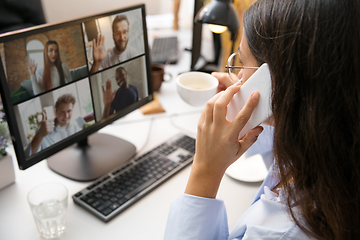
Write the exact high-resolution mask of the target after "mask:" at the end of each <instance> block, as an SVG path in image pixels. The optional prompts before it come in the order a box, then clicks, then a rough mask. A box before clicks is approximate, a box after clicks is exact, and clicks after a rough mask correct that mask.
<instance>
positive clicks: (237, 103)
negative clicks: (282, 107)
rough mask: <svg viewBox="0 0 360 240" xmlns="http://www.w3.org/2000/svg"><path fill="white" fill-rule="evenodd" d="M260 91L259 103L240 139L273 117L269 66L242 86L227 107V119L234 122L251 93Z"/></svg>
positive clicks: (262, 67)
mask: <svg viewBox="0 0 360 240" xmlns="http://www.w3.org/2000/svg"><path fill="white" fill-rule="evenodd" d="M254 91H258V92H259V93H260V99H259V103H258V105H257V106H256V108H255V109H254V112H253V113H252V115H251V117H250V119H249V121H248V122H247V123H246V125H245V126H244V128H243V129H242V130H241V132H240V134H239V139H240V138H242V137H243V136H245V134H246V133H247V132H248V131H250V130H251V129H253V128H254V127H256V126H258V125H259V124H261V123H262V122H264V121H265V120H266V119H268V118H269V117H270V116H271V115H272V111H271V76H270V71H269V66H268V65H267V64H266V63H264V64H262V65H261V66H260V68H259V69H257V70H256V72H255V73H254V74H253V75H251V77H250V78H249V79H248V80H247V81H246V82H245V83H244V84H243V85H242V86H241V88H240V90H239V92H238V93H236V94H235V95H234V97H233V99H232V100H231V101H230V103H229V104H228V106H227V115H226V119H227V120H228V121H230V122H232V121H233V120H234V119H235V117H236V115H237V114H238V112H239V111H240V110H241V109H242V108H243V107H244V105H245V103H246V101H247V100H248V98H249V96H250V95H251V93H253V92H254Z"/></svg>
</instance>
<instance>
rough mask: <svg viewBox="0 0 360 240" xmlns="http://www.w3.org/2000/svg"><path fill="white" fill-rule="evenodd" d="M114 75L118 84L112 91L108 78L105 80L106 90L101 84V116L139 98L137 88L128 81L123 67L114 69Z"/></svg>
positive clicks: (107, 114) (128, 104)
mask: <svg viewBox="0 0 360 240" xmlns="http://www.w3.org/2000/svg"><path fill="white" fill-rule="evenodd" d="M115 77H116V82H117V84H118V85H119V88H118V89H117V90H115V91H112V86H111V80H110V79H108V80H107V81H106V90H105V89H104V86H102V90H103V102H104V113H103V118H106V117H108V116H110V115H111V114H113V113H114V112H118V111H120V110H121V109H123V108H126V107H127V106H130V105H131V104H133V103H135V102H137V101H139V99H140V94H139V90H138V88H137V87H135V86H133V85H130V84H129V83H128V81H127V72H126V70H125V69H124V68H123V67H119V68H117V69H116V72H115Z"/></svg>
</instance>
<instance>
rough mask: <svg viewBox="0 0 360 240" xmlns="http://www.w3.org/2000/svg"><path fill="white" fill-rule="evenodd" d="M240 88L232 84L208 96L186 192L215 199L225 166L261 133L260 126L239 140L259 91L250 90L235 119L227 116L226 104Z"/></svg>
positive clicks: (257, 99) (199, 125)
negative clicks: (231, 119)
mask: <svg viewBox="0 0 360 240" xmlns="http://www.w3.org/2000/svg"><path fill="white" fill-rule="evenodd" d="M238 91H239V84H238V83H237V84H235V85H233V86H230V87H228V88H227V89H226V91H223V92H220V93H218V94H217V95H215V96H214V97H213V98H211V99H210V100H209V101H208V103H207V104H206V106H205V108H204V110H203V113H202V115H201V117H200V119H199V123H198V132H197V138H196V153H195V157H194V162H193V165H192V170H191V174H190V178H189V182H188V184H187V187H186V190H185V193H187V194H191V195H196V196H201V197H208V198H214V197H216V194H217V191H218V188H219V185H220V182H221V179H222V177H223V175H224V173H225V171H226V169H227V168H228V167H229V166H230V165H231V164H232V163H233V162H235V161H236V160H237V159H238V158H239V157H240V156H241V155H242V154H243V153H244V152H245V151H246V150H247V149H248V148H249V147H250V146H251V145H252V144H253V143H254V142H255V141H256V140H257V137H258V135H259V134H260V133H261V132H262V130H263V128H262V127H261V126H259V127H256V128H254V129H252V130H250V131H249V132H248V133H247V134H246V135H245V136H244V137H243V138H242V139H238V136H239V133H240V131H241V129H242V128H243V127H244V126H245V124H246V123H247V121H248V120H249V118H250V116H251V114H252V112H253V110H254V108H255V107H256V105H257V103H258V101H259V97H260V94H259V92H253V93H252V94H251V96H250V97H249V99H248V100H247V102H246V104H245V106H244V108H243V109H242V110H241V111H240V112H239V113H238V114H237V116H236V118H235V119H234V121H232V122H229V121H227V119H226V112H227V105H228V104H229V102H230V100H231V99H232V97H233V96H234V94H235V93H237V92H238Z"/></svg>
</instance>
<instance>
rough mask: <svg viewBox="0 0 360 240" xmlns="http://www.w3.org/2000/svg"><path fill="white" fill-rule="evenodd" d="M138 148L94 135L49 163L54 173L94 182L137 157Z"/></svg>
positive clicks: (121, 141)
mask: <svg viewBox="0 0 360 240" xmlns="http://www.w3.org/2000/svg"><path fill="white" fill-rule="evenodd" d="M135 153H136V147H135V146H134V145H133V144H132V143H130V142H128V141H126V140H124V139H121V138H118V137H115V136H112V135H109V134H104V133H95V134H92V135H90V136H89V137H88V138H87V139H85V140H83V141H81V142H79V143H78V144H74V145H71V146H69V147H67V148H65V149H63V150H62V151H60V152H59V153H57V154H55V155H53V156H51V157H49V158H48V159H47V164H48V167H49V168H50V169H51V170H53V171H54V172H56V173H58V174H60V175H61V176H64V177H66V178H69V179H71V180H75V181H82V182H85V181H94V180H95V179H97V178H99V177H101V176H102V175H104V174H106V173H108V172H111V170H114V169H116V168H117V167H118V166H120V165H121V164H122V163H124V162H126V161H127V160H129V159H130V158H132V157H133V156H135Z"/></svg>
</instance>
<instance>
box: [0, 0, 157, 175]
mask: <svg viewBox="0 0 360 240" xmlns="http://www.w3.org/2000/svg"><path fill="white" fill-rule="evenodd" d="M145 16H146V15H145V5H144V4H141V5H136V6H131V7H127V8H123V9H119V10H116V11H112V12H107V13H103V14H98V15H94V16H89V17H85V18H81V19H76V20H71V21H66V22H62V23H57V24H46V25H41V26H38V27H33V28H29V29H25V30H20V31H16V32H12V33H7V34H3V35H0V57H1V61H0V63H1V64H0V84H1V86H0V91H1V96H2V99H3V104H4V109H5V113H6V118H7V121H8V123H9V129H10V133H11V139H12V142H13V146H14V149H15V153H16V157H17V161H18V165H19V168H20V169H26V168H29V167H31V166H33V165H34V164H36V163H38V162H40V161H42V160H43V159H47V163H48V166H49V167H50V168H51V169H52V170H53V171H55V172H57V173H59V174H61V175H63V176H65V177H67V178H70V179H73V180H78V181H92V180H95V179H96V178H98V177H100V176H102V175H103V174H105V173H107V172H109V171H111V170H112V169H115V168H116V167H118V166H119V165H121V164H122V163H123V162H125V161H127V160H129V159H130V158H131V157H133V156H134V155H135V152H136V148H135V146H134V145H133V144H131V143H129V142H127V141H125V140H123V139H120V138H118V137H115V136H112V135H106V134H101V133H97V131H98V130H100V129H101V128H103V127H105V126H107V125H108V124H110V123H112V122H114V121H115V120H117V119H119V118H121V117H123V116H125V115H126V114H128V113H130V112H131V111H133V110H135V109H137V108H139V107H140V106H142V105H144V104H146V103H148V102H150V101H151V100H152V99H153V91H152V81H151V68H150V60H149V59H150V58H149V49H148V39H147V29H146V18H145ZM107 49H108V50H107ZM99 54H100V55H99ZM104 57H105V58H104ZM103 58H104V59H103Z"/></svg>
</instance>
